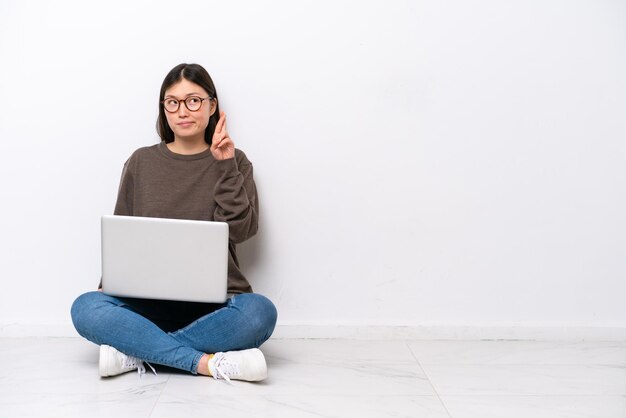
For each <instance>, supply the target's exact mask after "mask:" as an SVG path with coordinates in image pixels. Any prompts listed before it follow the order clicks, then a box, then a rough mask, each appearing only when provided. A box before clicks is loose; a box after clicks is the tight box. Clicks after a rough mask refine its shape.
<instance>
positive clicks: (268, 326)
mask: <svg viewBox="0 0 626 418" xmlns="http://www.w3.org/2000/svg"><path fill="white" fill-rule="evenodd" d="M235 298H236V304H237V305H238V307H239V309H241V311H242V312H244V314H245V315H246V318H247V319H248V322H249V323H250V326H251V328H252V329H253V332H254V334H255V337H256V338H255V339H256V344H255V345H256V346H260V345H261V344H263V343H264V342H265V341H267V340H268V339H269V338H270V336H271V335H272V333H273V332H274V327H275V326H276V320H277V318H278V312H277V311H276V307H275V306H274V304H273V303H272V301H271V300H269V299H268V298H266V297H265V296H263V295H259V294H257V293H245V294H242V295H237V296H235Z"/></svg>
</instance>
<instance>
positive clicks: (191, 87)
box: [163, 78, 216, 140]
mask: <svg viewBox="0 0 626 418" xmlns="http://www.w3.org/2000/svg"><path fill="white" fill-rule="evenodd" d="M208 96H209V94H208V93H207V92H206V90H204V89H203V88H202V87H200V86H199V85H197V84H196V83H192V82H191V81H189V80H186V79H184V78H183V79H182V80H180V81H179V82H178V83H176V84H173V85H172V86H170V88H168V89H167V90H165V96H164V98H163V101H164V105H169V106H172V105H175V103H176V101H177V102H178V110H176V111H175V112H168V111H167V110H166V111H165V116H166V118H167V123H168V124H169V125H170V128H171V129H172V131H174V138H175V139H194V138H196V137H200V138H201V139H202V140H204V131H205V130H206V128H207V126H209V118H210V117H211V115H212V114H213V113H215V108H216V103H215V100H209V99H207V100H202V101H201V105H200V108H199V109H198V110H196V111H191V110H189V109H188V108H187V106H185V100H188V102H189V103H188V104H189V107H191V108H192V109H194V107H193V105H194V103H196V104H197V103H198V100H194V98H198V99H205V98H207V97H208ZM190 98H191V99H190Z"/></svg>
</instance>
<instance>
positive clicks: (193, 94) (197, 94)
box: [165, 92, 200, 99]
mask: <svg viewBox="0 0 626 418" xmlns="http://www.w3.org/2000/svg"><path fill="white" fill-rule="evenodd" d="M189 96H200V93H196V92H192V93H187V95H186V96H185V97H189ZM168 97H171V98H173V99H178V97H176V96H174V95H172V94H168V95H167V96H165V98H168Z"/></svg>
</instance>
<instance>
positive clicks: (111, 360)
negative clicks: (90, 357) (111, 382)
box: [99, 345, 156, 377]
mask: <svg viewBox="0 0 626 418" xmlns="http://www.w3.org/2000/svg"><path fill="white" fill-rule="evenodd" d="M146 364H147V365H148V366H150V368H151V369H152V371H153V372H154V374H155V375H156V371H155V370H154V367H152V366H151V365H150V364H149V363H146ZM99 369H100V376H102V377H108V376H117V375H118V374H122V373H126V372H130V371H133V370H137V372H138V373H139V376H141V375H142V374H144V373H145V372H146V368H145V367H144V365H143V360H139V359H138V358H137V357H131V356H127V355H126V354H124V353H120V352H119V351H117V350H116V349H115V348H113V347H111V346H110V345H101V346H100V365H99Z"/></svg>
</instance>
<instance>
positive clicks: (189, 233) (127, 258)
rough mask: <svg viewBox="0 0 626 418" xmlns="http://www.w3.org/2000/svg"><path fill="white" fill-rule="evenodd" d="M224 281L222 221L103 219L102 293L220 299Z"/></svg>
mask: <svg viewBox="0 0 626 418" xmlns="http://www.w3.org/2000/svg"><path fill="white" fill-rule="evenodd" d="M227 281H228V224H227V223H225V222H209V221H190V220H181V219H164V218H145V217H139V216H116V215H105V216H103V217H102V291H103V292H104V293H105V294H108V295H112V296H122V297H124V296H125V297H135V298H146V299H163V300H179V301H188V302H210V303H222V302H225V301H226V293H227Z"/></svg>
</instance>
